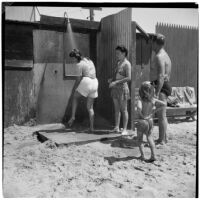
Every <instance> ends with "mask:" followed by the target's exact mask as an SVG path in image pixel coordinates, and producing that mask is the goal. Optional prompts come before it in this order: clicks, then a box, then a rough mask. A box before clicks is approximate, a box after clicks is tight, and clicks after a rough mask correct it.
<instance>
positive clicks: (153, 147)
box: [147, 133, 156, 162]
mask: <svg viewBox="0 0 200 200" xmlns="http://www.w3.org/2000/svg"><path fill="white" fill-rule="evenodd" d="M147 141H148V143H149V146H150V149H151V158H150V159H149V161H150V162H153V161H155V160H156V157H155V143H154V140H153V137H152V133H147Z"/></svg>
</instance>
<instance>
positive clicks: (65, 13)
mask: <svg viewBox="0 0 200 200" xmlns="http://www.w3.org/2000/svg"><path fill="white" fill-rule="evenodd" d="M64 18H65V19H67V23H70V21H69V17H68V14H67V12H66V11H65V12H64Z"/></svg>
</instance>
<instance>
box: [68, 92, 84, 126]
mask: <svg viewBox="0 0 200 200" xmlns="http://www.w3.org/2000/svg"><path fill="white" fill-rule="evenodd" d="M80 97H81V94H80V93H79V92H77V91H75V93H74V96H73V100H72V114H71V118H70V120H69V121H68V125H69V126H72V124H73V122H74V120H75V115H76V109H77V105H78V100H79V98H80Z"/></svg>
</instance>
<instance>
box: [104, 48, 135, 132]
mask: <svg viewBox="0 0 200 200" xmlns="http://www.w3.org/2000/svg"><path fill="white" fill-rule="evenodd" d="M115 50H116V57H117V65H116V70H115V74H114V78H113V79H109V80H108V81H109V83H110V85H109V87H110V88H111V97H112V98H113V103H114V109H115V128H114V131H115V132H120V130H119V126H120V118H121V113H122V117H123V132H122V135H127V134H128V133H127V124H128V111H127V102H128V100H129V99H130V93H129V88H128V82H129V81H131V64H130V62H129V61H128V60H127V58H126V57H127V54H128V50H127V49H126V47H124V46H117V47H116V49H115Z"/></svg>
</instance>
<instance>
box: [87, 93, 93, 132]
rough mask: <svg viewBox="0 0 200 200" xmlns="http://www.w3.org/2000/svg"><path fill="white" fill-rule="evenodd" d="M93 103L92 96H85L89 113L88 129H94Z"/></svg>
mask: <svg viewBox="0 0 200 200" xmlns="http://www.w3.org/2000/svg"><path fill="white" fill-rule="evenodd" d="M93 104H94V98H91V97H88V98H87V110H88V113H89V119H90V131H91V132H93V131H94V109H93Z"/></svg>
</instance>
